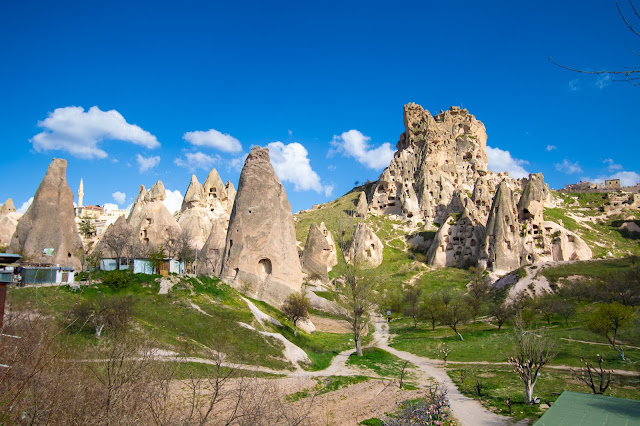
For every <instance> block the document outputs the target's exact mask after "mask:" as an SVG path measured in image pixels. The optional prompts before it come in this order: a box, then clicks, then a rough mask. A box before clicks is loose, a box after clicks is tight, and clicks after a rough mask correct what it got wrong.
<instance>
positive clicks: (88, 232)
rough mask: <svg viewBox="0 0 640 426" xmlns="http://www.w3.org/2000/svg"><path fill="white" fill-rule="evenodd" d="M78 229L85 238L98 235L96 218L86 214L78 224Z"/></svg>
mask: <svg viewBox="0 0 640 426" xmlns="http://www.w3.org/2000/svg"><path fill="white" fill-rule="evenodd" d="M78 231H80V233H81V234H82V236H83V237H84V238H91V237H93V236H95V235H96V225H95V220H94V219H93V218H91V217H89V216H87V215H86V214H85V215H84V216H82V217H81V218H80V223H79V224H78Z"/></svg>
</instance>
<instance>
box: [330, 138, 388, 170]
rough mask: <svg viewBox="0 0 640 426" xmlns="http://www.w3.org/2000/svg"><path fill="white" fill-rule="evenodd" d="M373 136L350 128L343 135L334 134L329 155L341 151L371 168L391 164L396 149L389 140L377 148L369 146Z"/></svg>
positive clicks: (382, 167) (376, 168) (377, 168)
mask: <svg viewBox="0 0 640 426" xmlns="http://www.w3.org/2000/svg"><path fill="white" fill-rule="evenodd" d="M370 141H371V138H370V137H369V136H365V135H363V134H362V133H360V132H359V131H357V130H354V129H352V130H349V131H348V132H344V133H342V134H341V135H339V136H338V135H334V136H333V140H332V141H331V145H332V146H333V147H334V149H331V150H330V151H329V153H328V154H327V155H328V156H331V155H333V154H334V153H335V152H340V153H342V154H343V155H345V156H347V157H353V158H355V159H356V160H357V161H358V162H359V163H360V164H363V165H365V166H367V167H368V168H370V169H374V170H381V169H384V168H385V167H387V166H388V165H389V163H390V162H391V160H392V159H393V154H394V153H395V149H393V147H392V146H391V144H390V143H389V142H385V143H383V144H382V145H380V146H378V147H377V148H372V147H371V146H369V142H370Z"/></svg>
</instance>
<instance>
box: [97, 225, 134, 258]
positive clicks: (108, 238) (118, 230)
mask: <svg viewBox="0 0 640 426" xmlns="http://www.w3.org/2000/svg"><path fill="white" fill-rule="evenodd" d="M101 243H102V245H103V247H105V248H106V249H107V250H106V251H108V252H109V254H111V255H112V256H113V257H114V258H115V259H116V263H117V267H118V269H120V259H121V258H123V257H126V255H127V254H128V253H129V252H130V251H131V244H132V243H133V228H132V227H131V226H130V225H128V224H127V223H126V222H124V221H118V222H116V223H113V224H111V225H110V226H109V228H108V229H107V231H106V232H105V234H104V235H103V236H102V240H101Z"/></svg>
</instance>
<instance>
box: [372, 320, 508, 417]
mask: <svg viewBox="0 0 640 426" xmlns="http://www.w3.org/2000/svg"><path fill="white" fill-rule="evenodd" d="M373 321H375V326H376V331H375V332H374V334H373V336H374V339H375V343H374V346H376V347H377V348H380V349H383V350H385V351H387V352H389V353H391V354H393V355H395V356H397V357H398V358H400V359H403V360H405V361H409V362H411V363H412V364H414V365H415V366H416V367H417V368H418V369H419V373H420V375H421V376H422V377H420V382H422V383H424V382H426V381H432V380H435V381H436V382H438V383H441V384H442V385H443V386H444V388H445V389H446V390H447V396H448V397H449V402H450V404H451V410H452V412H453V416H454V417H455V418H456V419H457V420H458V422H459V423H460V424H462V425H507V424H511V421H510V419H509V418H507V417H503V416H499V415H497V414H494V413H492V412H490V411H489V410H487V409H486V408H484V407H483V406H482V404H480V403H479V402H478V401H476V400H474V399H472V398H469V397H466V396H464V395H463V394H462V393H461V392H460V391H459V390H458V388H457V387H456V385H455V383H453V380H451V378H450V377H449V376H448V375H447V373H446V372H445V371H444V369H442V368H440V367H439V366H438V364H437V363H436V362H435V361H434V360H431V359H429V358H424V357H421V356H418V355H414V354H412V353H409V352H405V351H399V350H397V349H394V348H392V347H391V346H389V343H388V342H389V325H388V324H387V322H386V319H385V318H382V317H375V318H374V319H373Z"/></svg>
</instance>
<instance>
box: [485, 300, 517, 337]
mask: <svg viewBox="0 0 640 426" xmlns="http://www.w3.org/2000/svg"><path fill="white" fill-rule="evenodd" d="M489 315H491V316H492V317H493V319H494V320H495V321H496V322H497V323H498V331H500V330H501V329H502V326H503V325H504V323H505V322H506V321H507V320H508V319H509V318H511V317H513V309H512V308H511V307H508V306H505V305H504V304H503V303H500V302H495V303H493V304H491V305H490V306H489Z"/></svg>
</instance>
